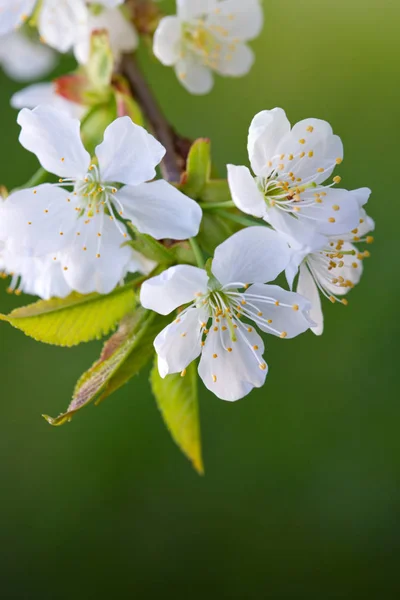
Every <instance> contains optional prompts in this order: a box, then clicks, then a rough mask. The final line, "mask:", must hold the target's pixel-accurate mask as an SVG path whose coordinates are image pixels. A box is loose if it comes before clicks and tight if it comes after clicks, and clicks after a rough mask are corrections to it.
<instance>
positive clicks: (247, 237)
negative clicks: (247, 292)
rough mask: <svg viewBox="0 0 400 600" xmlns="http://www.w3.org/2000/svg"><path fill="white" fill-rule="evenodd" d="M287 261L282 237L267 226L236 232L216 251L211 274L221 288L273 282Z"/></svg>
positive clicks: (286, 249)
mask: <svg viewBox="0 0 400 600" xmlns="http://www.w3.org/2000/svg"><path fill="white" fill-rule="evenodd" d="M289 260H290V250H289V247H288V245H287V243H286V241H285V240H284V238H283V237H282V236H280V235H279V233H277V232H276V231H273V230H272V229H269V228H268V227H264V226H263V227H248V228H247V229H242V230H241V231H238V232H237V233H235V234H234V235H232V236H231V237H230V238H228V239H227V240H226V241H225V242H223V243H222V244H220V246H218V248H217V249H216V250H215V255H214V260H213V263H212V272H213V273H214V275H215V277H216V278H217V279H218V281H220V283H222V284H223V285H226V284H229V283H233V282H239V283H264V282H266V281H273V280H274V279H275V278H276V277H277V276H278V275H279V274H280V273H282V271H283V270H284V269H285V268H286V266H287V265H288V263H289Z"/></svg>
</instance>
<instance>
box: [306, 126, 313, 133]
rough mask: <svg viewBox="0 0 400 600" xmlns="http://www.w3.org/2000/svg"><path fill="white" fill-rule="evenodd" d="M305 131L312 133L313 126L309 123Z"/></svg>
mask: <svg viewBox="0 0 400 600" xmlns="http://www.w3.org/2000/svg"><path fill="white" fill-rule="evenodd" d="M307 131H309V132H310V133H312V132H313V131H314V127H313V126H312V125H309V126H308V127H307Z"/></svg>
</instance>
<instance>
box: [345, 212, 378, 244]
mask: <svg viewBox="0 0 400 600" xmlns="http://www.w3.org/2000/svg"><path fill="white" fill-rule="evenodd" d="M374 229H375V221H374V220H373V219H372V218H371V217H370V216H369V215H367V213H366V212H365V210H364V209H363V208H362V209H361V210H360V222H359V224H358V225H357V233H356V234H355V235H357V237H359V238H361V237H363V236H364V235H366V234H367V233H369V232H370V231H374ZM353 238H354V234H351V238H350V239H353Z"/></svg>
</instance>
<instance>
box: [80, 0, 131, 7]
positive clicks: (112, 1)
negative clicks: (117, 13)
mask: <svg viewBox="0 0 400 600" xmlns="http://www.w3.org/2000/svg"><path fill="white" fill-rule="evenodd" d="M86 1H87V3H88V4H101V5H102V6H105V7H106V8H115V7H116V6H120V5H121V4H123V3H124V0H86Z"/></svg>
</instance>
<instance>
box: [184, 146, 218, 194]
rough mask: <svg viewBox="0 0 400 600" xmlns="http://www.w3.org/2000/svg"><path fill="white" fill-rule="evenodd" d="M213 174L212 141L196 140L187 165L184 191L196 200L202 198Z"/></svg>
mask: <svg viewBox="0 0 400 600" xmlns="http://www.w3.org/2000/svg"><path fill="white" fill-rule="evenodd" d="M210 172H211V144H210V140H208V139H205V138H200V139H198V140H196V141H195V142H194V143H193V144H192V147H191V148H190V151H189V156H188V159H187V163H186V173H185V176H184V183H183V185H182V188H181V189H182V191H183V192H184V193H185V194H187V195H188V196H190V197H191V198H194V199H199V198H200V197H201V194H202V191H203V189H204V187H205V186H206V184H207V182H208V180H209V178H210Z"/></svg>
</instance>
